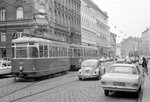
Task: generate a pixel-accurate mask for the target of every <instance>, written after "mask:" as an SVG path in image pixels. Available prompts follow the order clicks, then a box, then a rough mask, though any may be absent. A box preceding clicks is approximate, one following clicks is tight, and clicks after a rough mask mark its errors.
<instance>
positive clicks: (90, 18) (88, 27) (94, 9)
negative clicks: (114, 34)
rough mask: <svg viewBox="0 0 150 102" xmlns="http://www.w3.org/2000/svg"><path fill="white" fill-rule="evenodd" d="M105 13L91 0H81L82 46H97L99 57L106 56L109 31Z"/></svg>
mask: <svg viewBox="0 0 150 102" xmlns="http://www.w3.org/2000/svg"><path fill="white" fill-rule="evenodd" d="M107 23H108V16H107V13H105V12H103V11H102V10H101V9H99V8H98V6H97V5H96V4H94V3H93V2H92V0H81V34H82V44H84V45H88V46H97V47H98V49H99V57H100V58H101V57H107V56H108V45H109V41H110V39H109V37H110V33H109V32H110V31H109V27H108V24H107Z"/></svg>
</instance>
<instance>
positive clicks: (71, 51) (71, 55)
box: [69, 49, 73, 57]
mask: <svg viewBox="0 0 150 102" xmlns="http://www.w3.org/2000/svg"><path fill="white" fill-rule="evenodd" d="M69 55H70V57H73V49H70V51H69Z"/></svg>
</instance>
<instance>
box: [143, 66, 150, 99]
mask: <svg viewBox="0 0 150 102" xmlns="http://www.w3.org/2000/svg"><path fill="white" fill-rule="evenodd" d="M148 71H149V75H148V76H147V75H146V77H145V81H144V89H143V97H142V102H150V68H149V69H148Z"/></svg>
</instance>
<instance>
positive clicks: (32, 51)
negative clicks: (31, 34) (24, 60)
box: [29, 47, 38, 58]
mask: <svg viewBox="0 0 150 102" xmlns="http://www.w3.org/2000/svg"><path fill="white" fill-rule="evenodd" d="M29 52H30V57H31V58H37V57H38V49H37V48H36V47H30V48H29Z"/></svg>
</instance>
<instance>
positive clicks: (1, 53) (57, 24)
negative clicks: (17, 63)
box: [0, 0, 81, 57]
mask: <svg viewBox="0 0 150 102" xmlns="http://www.w3.org/2000/svg"><path fill="white" fill-rule="evenodd" d="M80 7H81V1H80V0H7V1H6V0H0V57H11V54H12V52H11V41H12V39H13V38H16V37H22V36H38V37H44V38H48V39H51V40H55V41H60V42H64V43H74V44H81V14H80V12H81V11H80Z"/></svg>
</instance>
